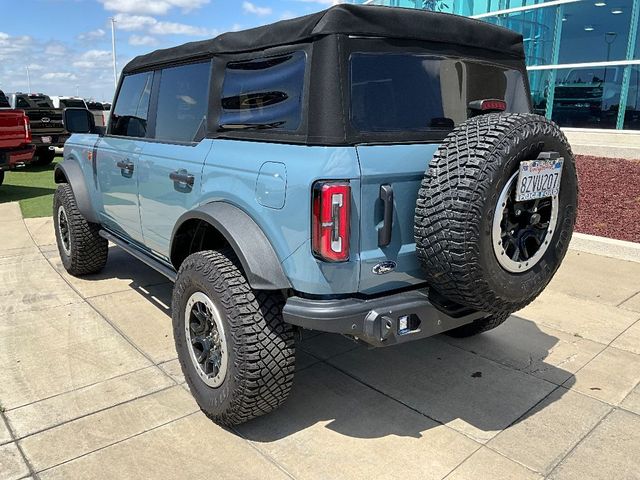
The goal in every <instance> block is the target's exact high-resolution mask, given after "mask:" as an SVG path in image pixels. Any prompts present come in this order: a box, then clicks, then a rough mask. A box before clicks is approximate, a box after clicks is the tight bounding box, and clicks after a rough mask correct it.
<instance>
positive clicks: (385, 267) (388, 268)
mask: <svg viewBox="0 0 640 480" xmlns="http://www.w3.org/2000/svg"><path fill="white" fill-rule="evenodd" d="M397 266H398V264H397V263H396V262H393V261H391V260H389V261H386V262H381V263H378V264H376V265H374V266H373V268H372V269H371V271H372V272H373V273H375V274H376V275H384V274H385V273H389V272H393V271H394V270H395V269H396V267H397Z"/></svg>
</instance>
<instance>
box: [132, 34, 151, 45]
mask: <svg viewBox="0 0 640 480" xmlns="http://www.w3.org/2000/svg"><path fill="white" fill-rule="evenodd" d="M157 43H158V40H156V39H155V38H154V37H152V36H150V35H131V36H130V37H129V45H134V46H141V45H156V44H157Z"/></svg>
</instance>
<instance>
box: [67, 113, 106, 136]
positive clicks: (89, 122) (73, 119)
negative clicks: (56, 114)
mask: <svg viewBox="0 0 640 480" xmlns="http://www.w3.org/2000/svg"><path fill="white" fill-rule="evenodd" d="M62 122H63V124H64V128H65V130H66V131H67V132H69V133H98V132H97V131H96V122H95V120H94V119H93V114H92V113H91V112H90V111H89V110H87V109H85V108H65V109H64V113H63V114H62Z"/></svg>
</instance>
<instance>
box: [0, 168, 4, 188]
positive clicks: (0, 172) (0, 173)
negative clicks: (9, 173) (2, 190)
mask: <svg viewBox="0 0 640 480" xmlns="http://www.w3.org/2000/svg"><path fill="white" fill-rule="evenodd" d="M2 182H4V170H0V185H2Z"/></svg>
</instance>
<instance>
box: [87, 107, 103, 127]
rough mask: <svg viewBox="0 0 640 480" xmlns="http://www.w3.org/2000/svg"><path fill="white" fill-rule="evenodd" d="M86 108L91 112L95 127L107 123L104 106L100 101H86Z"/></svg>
mask: <svg viewBox="0 0 640 480" xmlns="http://www.w3.org/2000/svg"><path fill="white" fill-rule="evenodd" d="M86 103H87V108H88V109H89V111H90V112H91V113H92V114H93V120H94V122H95V124H96V126H97V127H105V126H106V125H107V122H106V119H105V114H104V106H103V105H102V103H100V102H92V101H88V102H86Z"/></svg>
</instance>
